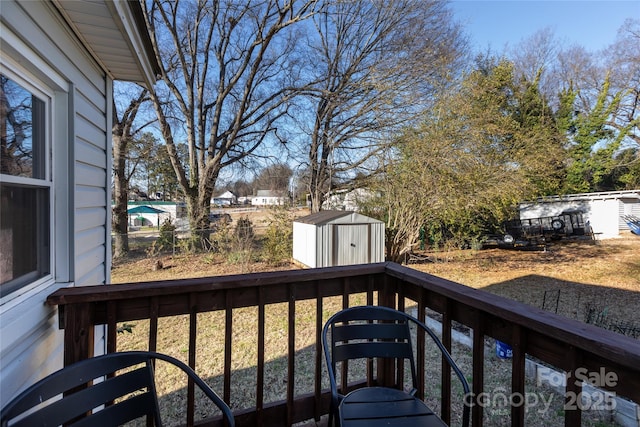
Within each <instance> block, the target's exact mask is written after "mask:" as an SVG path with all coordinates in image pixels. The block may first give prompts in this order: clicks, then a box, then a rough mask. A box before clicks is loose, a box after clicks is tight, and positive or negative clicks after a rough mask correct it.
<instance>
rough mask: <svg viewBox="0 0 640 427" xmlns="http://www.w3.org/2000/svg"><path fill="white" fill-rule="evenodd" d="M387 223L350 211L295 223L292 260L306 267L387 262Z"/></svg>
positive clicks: (325, 213)
mask: <svg viewBox="0 0 640 427" xmlns="http://www.w3.org/2000/svg"><path fill="white" fill-rule="evenodd" d="M384 245H385V242H384V222H382V221H379V220H377V219H374V218H370V217H367V216H364V215H361V214H359V213H357V212H351V211H321V212H318V213H315V214H311V215H308V216H305V217H302V218H298V219H296V220H295V221H294V222H293V259H294V260H295V261H297V262H299V263H301V264H303V265H305V266H307V267H311V268H317V267H333V266H338V265H353V264H367V263H376V262H383V261H384Z"/></svg>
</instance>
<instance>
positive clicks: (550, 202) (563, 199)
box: [519, 190, 640, 238]
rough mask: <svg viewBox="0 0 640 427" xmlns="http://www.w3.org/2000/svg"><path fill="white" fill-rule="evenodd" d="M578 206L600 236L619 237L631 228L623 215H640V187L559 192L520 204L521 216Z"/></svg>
mask: <svg viewBox="0 0 640 427" xmlns="http://www.w3.org/2000/svg"><path fill="white" fill-rule="evenodd" d="M574 209H575V210H580V211H582V212H583V219H584V221H585V224H586V223H587V221H588V223H589V225H590V226H591V229H592V231H593V232H594V233H595V234H596V235H597V236H598V237H601V238H613V237H619V236H620V234H621V233H623V232H625V231H627V230H629V226H628V225H627V224H626V223H625V221H624V220H623V219H622V218H621V216H622V215H635V216H640V190H631V191H612V192H607V193H587V194H574V195H566V196H558V197H553V198H548V199H542V200H538V201H535V202H526V203H521V204H520V207H519V210H520V218H521V219H529V218H538V217H548V216H555V215H559V214H560V213H562V212H563V211H565V210H574Z"/></svg>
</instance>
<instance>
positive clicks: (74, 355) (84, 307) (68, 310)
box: [61, 303, 95, 366]
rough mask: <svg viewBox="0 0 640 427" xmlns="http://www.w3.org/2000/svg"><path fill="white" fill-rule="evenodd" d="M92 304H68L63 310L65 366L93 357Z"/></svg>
mask: <svg viewBox="0 0 640 427" xmlns="http://www.w3.org/2000/svg"><path fill="white" fill-rule="evenodd" d="M93 311H94V310H93V304H92V303H80V304H67V305H65V306H64V308H63V309H62V310H61V315H62V316H63V325H64V366H68V365H71V364H72V363H75V362H79V361H80V360H84V359H88V358H90V357H93V349H94V335H95V334H94V326H93V325H94V322H93V319H92V316H93Z"/></svg>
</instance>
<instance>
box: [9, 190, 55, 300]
mask: <svg viewBox="0 0 640 427" xmlns="http://www.w3.org/2000/svg"><path fill="white" fill-rule="evenodd" d="M49 246H50V244H49V189H48V188H29V187H21V186H16V185H7V184H0V296H4V295H7V294H8V293H10V292H12V291H14V290H15V289H17V288H19V287H21V286H24V285H26V284H28V283H30V282H32V281H34V280H36V279H39V278H41V277H43V276H45V275H47V274H49V272H50V268H49V267H50V266H49V263H50V261H49Z"/></svg>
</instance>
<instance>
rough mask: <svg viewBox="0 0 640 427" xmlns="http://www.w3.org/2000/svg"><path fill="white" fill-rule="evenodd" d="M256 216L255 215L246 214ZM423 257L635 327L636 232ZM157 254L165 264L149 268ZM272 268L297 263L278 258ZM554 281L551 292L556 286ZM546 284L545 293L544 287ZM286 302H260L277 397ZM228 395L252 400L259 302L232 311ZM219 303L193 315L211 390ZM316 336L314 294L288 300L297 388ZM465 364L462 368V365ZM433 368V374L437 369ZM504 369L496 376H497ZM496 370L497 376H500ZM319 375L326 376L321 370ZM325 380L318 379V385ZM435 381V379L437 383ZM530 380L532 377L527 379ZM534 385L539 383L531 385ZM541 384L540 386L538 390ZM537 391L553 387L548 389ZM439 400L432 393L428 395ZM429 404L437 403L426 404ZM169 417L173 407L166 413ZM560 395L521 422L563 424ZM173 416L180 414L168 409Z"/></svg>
mask: <svg viewBox="0 0 640 427" xmlns="http://www.w3.org/2000/svg"><path fill="white" fill-rule="evenodd" d="M254 223H255V222H254ZM422 255H424V256H426V257H428V258H429V259H430V261H429V262H425V263H422V264H412V265H410V267H412V268H416V269H418V270H421V271H425V272H428V273H431V274H435V275H438V276H441V277H445V278H447V279H450V280H454V281H457V282H460V283H463V284H465V285H468V286H471V287H474V288H481V289H484V290H486V291H488V292H493V293H496V294H500V295H503V296H505V297H508V298H512V299H515V300H518V301H521V302H524V303H526V304H530V305H533V306H537V307H543V302H544V307H543V308H545V309H547V310H551V311H557V312H558V313H559V314H561V315H564V316H568V317H571V318H575V319H578V320H582V321H584V315H585V308H586V307H592V308H594V307H595V309H596V311H597V313H598V314H600V320H606V321H607V322H614V323H616V322H617V323H620V322H625V324H635V325H636V326H638V327H640V316H639V315H638V314H637V309H638V307H640V237H638V238H636V237H633V236H631V235H630V236H628V237H625V238H620V239H614V240H605V241H599V242H585V241H581V242H580V241H566V242H559V243H557V244H554V245H552V246H550V247H549V249H548V250H547V251H545V252H520V251H508V250H501V249H490V250H482V251H472V250H467V251H446V252H445V251H440V252H428V253H427V252H425V253H422ZM158 259H160V260H161V261H162V263H163V266H164V268H162V269H160V270H157V271H154V270H153V266H154V265H155V263H156V261H157V260H158ZM277 268H278V269H291V268H296V267H295V266H293V265H284V266H280V267H277ZM273 269H274V267H272V266H269V265H267V264H264V263H232V264H230V263H229V262H228V257H223V256H220V255H217V254H203V255H178V256H169V255H165V256H162V257H158V258H150V257H146V256H144V255H140V254H139V255H138V257H137V258H133V259H132V260H129V261H127V262H118V263H116V264H115V265H114V268H113V271H112V282H113V283H126V282H139V281H149V280H164V279H175V278H188V277H204V276H216V275H228V274H236V273H247V272H259V271H266V270H273ZM558 291H559V293H558ZM545 292H546V295H545ZM362 301H364V296H355V297H352V301H351V304H352V305H356V304H360V303H362ZM340 305H341V300H340V298H337V299H335V300H332V299H328V301H326V302H325V304H324V313H323V316H324V317H325V320H326V319H327V318H328V317H329V316H330V315H331V314H333V312H335V311H337V310H338V309H339V307H340ZM286 313H287V307H286V305H285V304H274V305H272V306H269V307H267V313H266V314H267V319H266V334H267V336H266V343H265V347H266V348H265V351H266V355H267V360H266V364H265V383H266V384H265V390H264V393H265V402H272V401H276V400H280V399H282V398H284V396H286V387H287V384H286V382H284V381H283V378H286V376H284V375H283V372H284V371H285V370H286V366H287V360H286V354H287V323H286V318H287V314H286ZM233 317H234V332H233V354H232V365H233V366H232V368H233V373H232V378H231V383H232V390H233V392H232V396H231V406H232V407H233V408H241V407H245V406H246V404H247V402H253V401H255V375H256V336H257V335H256V334H257V332H256V330H257V310H256V309H254V308H246V309H236V310H234V311H233ZM188 324H189V319H188V318H187V317H186V316H178V317H174V318H168V319H162V320H161V324H160V325H159V330H160V332H159V337H158V349H159V350H160V351H162V352H164V353H167V354H170V355H173V356H174V357H178V358H180V359H182V360H185V361H186V357H187V349H188V337H187V335H188V334H187V331H188ZM223 325H224V313H221V312H216V313H203V314H200V315H198V338H197V343H198V344H197V346H198V347H197V351H196V355H197V357H196V371H197V372H198V373H199V374H200V375H201V376H203V377H205V378H206V379H207V381H208V382H209V383H210V384H211V386H212V387H213V388H214V390H216V391H218V392H220V391H221V390H222V372H223V370H222V367H223V360H222V359H223V353H222V349H223V348H224V328H223ZM314 338H315V303H314V302H309V303H308V304H307V302H302V303H300V305H297V306H296V351H297V353H296V361H295V364H296V384H295V392H296V394H298V393H307V392H312V391H313V372H312V369H310V368H309V366H313V363H314V358H315V356H314V351H313V341H314ZM147 342H148V322H145V321H140V322H135V323H134V324H133V329H132V333H124V334H119V335H118V349H119V350H125V349H146V343H147ZM454 357H456V359H457V360H459V363H460V364H461V365H467V364H469V363H470V351H469V350H468V349H465V348H463V347H457V348H454ZM487 360H489V361H490V362H489V363H487V372H486V374H485V375H486V377H487V378H493V377H496V378H498V379H496V382H495V383H493V385H492V386H493V388H494V389H495V388H496V387H498V388H499V387H500V381H503V380H504V381H505V384H504V386H505V389H509V387H510V374H509V372H510V363H508V362H504V361H501V360H499V359H497V358H496V357H495V354H493V348H492V347H490V346H488V347H487ZM464 369H465V368H463V370H464ZM163 375H164V376H166V377H167V378H169V381H168V382H167V384H163V385H160V389H161V390H162V393H163V394H164V395H165V402H164V403H165V405H164V406H165V408H167V409H165V411H168V412H171V411H174V412H175V413H178V412H180V409H176V408H181V407H182V406H183V404H184V398H185V397H184V393H183V391H184V387H185V385H184V383H183V382H181V380H179V379H178V378H177V377H174V376H172V375H173V374H170V373H163ZM435 377H436V378H438V376H437V375H436V376H435ZM502 377H503V378H502ZM500 378H502V379H500ZM325 380H326V379H325ZM326 386H328V384H326V381H325V384H323V387H326ZM435 386H436V387H437V384H436V385H435ZM531 387H532V389H536V388H535V385H532V386H531ZM538 392H539V391H538ZM539 393H540V392H539ZM545 393H546V394H545V395H549V396H550V395H551V394H550V393H551V392H549V391H547V392H545ZM432 404H433V405H434V406H437V402H435V401H434V402H433V403H432ZM434 409H435V408H434ZM505 411H506V413H499V412H495V413H491V412H488V413H487V415H486V416H487V417H488V420H487V423H486V425H492V426H493V425H508V424H509V422H508V420H509V417H508V409H505ZM210 413H211V412H210V410H209V409H206V408H202V409H199V413H198V415H201V416H203V417H204V416H207V415H209V414H210ZM169 417H170V419H171V420H173V418H172V415H171V414H170V415H169ZM562 419H563V418H562V399H561V398H560V397H558V398H556V399H554V406H552V407H551V410H549V411H547V412H546V413H545V414H543V415H540V414H539V413H537V412H535V411H532V412H531V413H530V414H528V415H527V425H533V426H540V427H543V426H550V425H562ZM176 421H177V422H184V420H180V419H176ZM583 425H592V426H607V425H615V424H612V423H610V421H608V419H607V415H606V414H605V415H602V414H594V415H593V416H591V415H590V416H588V417H586V420H585V422H584V423H583Z"/></svg>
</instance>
